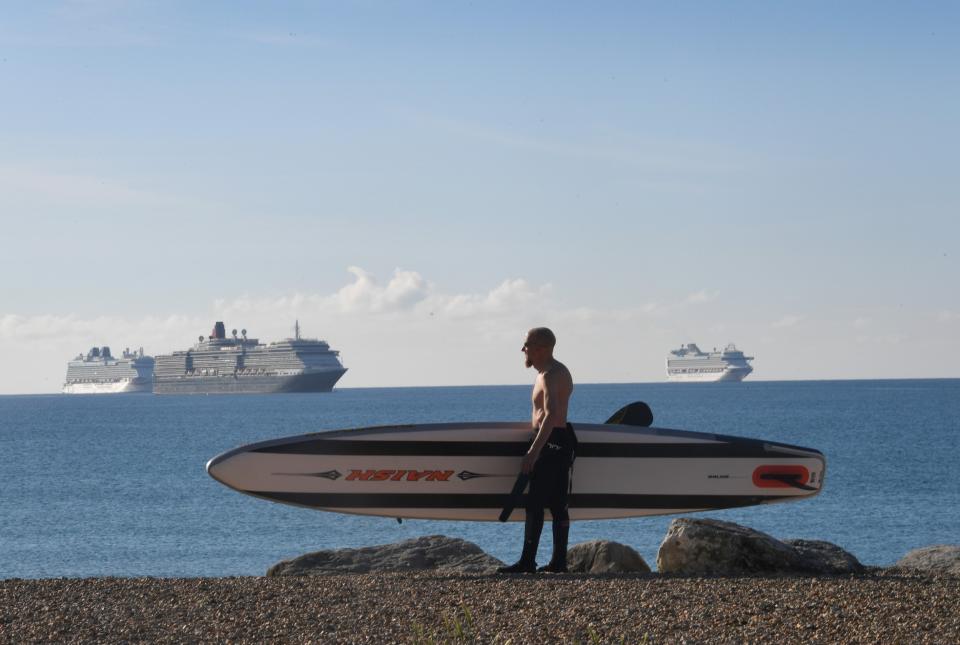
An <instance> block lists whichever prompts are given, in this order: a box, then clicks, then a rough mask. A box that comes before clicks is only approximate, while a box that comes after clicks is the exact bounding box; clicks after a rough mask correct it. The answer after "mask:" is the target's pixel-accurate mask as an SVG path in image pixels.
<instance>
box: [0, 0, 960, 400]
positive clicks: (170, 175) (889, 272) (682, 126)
mask: <svg viewBox="0 0 960 645" xmlns="http://www.w3.org/2000/svg"><path fill="white" fill-rule="evenodd" d="M958 114H960V4H957V3H955V2H942V3H938V2H917V3H896V2H846V3H835V2H804V3H773V2H724V3H716V2H677V3H653V2H624V3H618V2H604V3H573V2H570V3H566V2H529V3H513V2H417V1H410V2H377V1H373V0H357V1H343V2H327V3H324V2H289V1H288V2H282V1H278V2H262V3H254V2H204V3H193V2H159V1H158V2H153V1H150V0H82V1H81V0H72V1H67V2H29V3H16V2H8V3H3V4H2V5H0V393H4V394H15V393H34V392H54V391H58V390H59V388H60V387H61V386H62V383H63V378H64V375H65V372H66V363H67V361H68V360H69V359H71V358H72V357H74V356H75V355H77V354H78V353H80V352H85V351H86V350H87V349H88V348H89V347H91V346H94V345H98V346H100V345H110V346H111V347H113V348H114V353H117V350H118V349H121V348H123V347H127V346H129V347H141V346H142V347H143V348H144V349H145V351H146V352H147V353H148V354H154V355H156V354H163V353H168V352H171V351H173V350H177V349H185V348H187V347H189V346H190V345H191V344H192V343H193V342H195V341H196V338H197V337H198V336H199V335H205V334H209V332H210V328H211V327H212V326H213V322H214V321H216V320H223V321H224V322H225V323H226V325H227V329H228V330H229V329H231V328H246V329H247V330H248V331H249V333H250V335H251V336H255V337H259V338H261V339H262V340H275V339H279V338H282V337H286V336H289V335H291V334H292V328H293V324H294V321H295V320H299V321H300V325H301V327H302V329H303V333H304V335H305V336H310V337H319V338H324V339H326V340H327V341H329V342H330V343H331V345H332V347H333V348H334V349H338V350H340V351H341V356H342V359H343V361H344V364H345V365H346V366H347V367H348V368H349V371H348V372H347V374H346V376H344V378H343V379H342V380H341V382H340V385H341V386H343V387H372V386H418V385H466V384H506V383H529V382H530V381H531V380H532V377H533V375H532V374H531V373H530V372H529V371H526V370H525V369H524V367H523V357H522V355H521V352H520V346H521V344H522V342H523V337H524V335H525V332H526V330H527V329H528V328H529V327H532V326H536V325H547V326H549V327H551V328H552V329H553V330H554V331H555V333H556V335H557V337H558V345H557V349H556V354H557V357H558V358H560V360H562V361H564V362H565V363H566V364H567V365H568V366H569V367H570V368H571V371H572V372H573V374H574V378H575V380H576V381H578V382H596V383H609V382H656V381H662V380H664V379H665V370H664V360H665V358H666V356H667V353H668V351H669V350H670V349H672V348H676V347H679V346H680V345H681V344H683V343H689V342H696V343H698V344H699V345H700V346H701V347H702V348H709V349H712V348H713V347H721V346H724V345H726V344H727V343H729V342H735V343H736V344H737V346H738V347H739V348H741V349H743V350H744V351H745V352H746V353H747V354H748V355H751V356H755V360H754V368H755V371H754V374H753V375H751V377H750V378H751V379H756V380H793V379H848V378H924V377H954V378H955V377H960V286H958V277H960V248H958V242H960V121H958V119H957V115H958Z"/></svg>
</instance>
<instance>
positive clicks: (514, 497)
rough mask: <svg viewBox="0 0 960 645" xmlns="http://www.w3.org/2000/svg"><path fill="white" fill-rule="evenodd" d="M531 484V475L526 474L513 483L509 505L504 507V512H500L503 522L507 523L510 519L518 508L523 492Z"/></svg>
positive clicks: (508, 500)
mask: <svg viewBox="0 0 960 645" xmlns="http://www.w3.org/2000/svg"><path fill="white" fill-rule="evenodd" d="M529 482H530V475H526V474H524V473H520V474H519V475H517V481H515V482H514V483H513V490H511V491H510V497H508V498H507V503H506V504H505V505H504V507H503V510H502V511H500V521H501V522H506V521H507V520H509V519H510V513H512V512H513V509H515V508H516V507H517V504H518V503H519V502H520V496H521V495H523V491H524V489H525V488H526V487H527V484H528V483H529Z"/></svg>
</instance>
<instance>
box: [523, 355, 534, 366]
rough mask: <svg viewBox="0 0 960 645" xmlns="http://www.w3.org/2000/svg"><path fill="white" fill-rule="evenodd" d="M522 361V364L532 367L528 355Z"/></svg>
mask: <svg viewBox="0 0 960 645" xmlns="http://www.w3.org/2000/svg"><path fill="white" fill-rule="evenodd" d="M523 362H524V364H525V365H526V366H527V367H533V363H531V362H530V357H529V356H527V357H526V358H525V359H524V361H523Z"/></svg>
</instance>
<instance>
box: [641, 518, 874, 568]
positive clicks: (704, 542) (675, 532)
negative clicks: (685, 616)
mask: <svg viewBox="0 0 960 645" xmlns="http://www.w3.org/2000/svg"><path fill="white" fill-rule="evenodd" d="M657 570H658V571H659V572H660V573H679V574H686V575H755V574H769V573H834V574H837V573H856V572H860V571H863V566H862V565H861V564H860V562H858V561H857V559H856V558H855V557H854V556H853V555H851V554H849V553H847V552H846V551H844V550H843V549H841V548H840V547H838V546H836V545H834V544H830V543H829V542H821V541H815V540H792V541H789V542H781V541H780V540H778V539H776V538H774V537H773V536H770V535H767V534H766V533H762V532H760V531H756V530H754V529H751V528H748V527H746V526H740V525H739V524H734V523H733V522H722V521H719V520H710V519H704V520H694V519H689V518H680V519H676V520H673V521H672V522H671V523H670V528H669V529H667V535H666V536H665V537H664V539H663V542H662V543H661V544H660V550H659V551H658V553H657Z"/></svg>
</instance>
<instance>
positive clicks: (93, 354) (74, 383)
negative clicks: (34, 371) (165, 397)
mask: <svg viewBox="0 0 960 645" xmlns="http://www.w3.org/2000/svg"><path fill="white" fill-rule="evenodd" d="M152 390H153V358H151V357H150V356H144V355H143V348H142V347H141V348H140V351H139V352H131V351H130V349H129V348H128V349H125V350H124V351H123V356H122V357H121V358H114V357H113V356H111V355H110V348H109V347H102V348H101V347H93V348H91V349H90V351H89V352H87V355H86V356H84V355H83V354H80V355H79V356H77V357H76V358H75V359H73V360H72V361H70V362H69V363H67V380H66V382H65V383H64V384H63V392H64V393H65V394H119V393H121V392H151V391H152Z"/></svg>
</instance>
